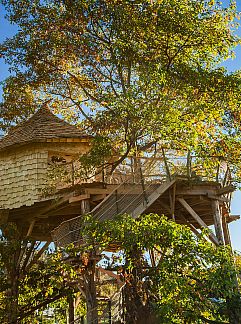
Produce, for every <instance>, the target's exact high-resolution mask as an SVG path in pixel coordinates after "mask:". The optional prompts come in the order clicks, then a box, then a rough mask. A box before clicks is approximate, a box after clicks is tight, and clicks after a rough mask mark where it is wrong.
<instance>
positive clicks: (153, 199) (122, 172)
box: [52, 151, 239, 246]
mask: <svg viewBox="0 0 241 324" xmlns="http://www.w3.org/2000/svg"><path fill="white" fill-rule="evenodd" d="M204 165H206V168H204V167H203V166H204ZM74 172H75V174H78V172H77V171H74ZM100 178H102V179H103V181H102V182H93V183H92V184H91V185H90V184H85V185H84V184H78V185H75V190H76V193H75V194H76V196H75V198H73V199H76V201H77V200H78V199H81V204H82V206H80V204H79V207H80V208H81V213H80V215H79V216H78V215H76V217H74V218H72V219H69V220H66V221H64V222H63V223H62V224H60V226H58V227H57V228H56V229H55V230H54V231H53V232H52V236H53V239H54V241H55V243H56V244H57V245H58V246H66V245H68V244H69V243H75V244H78V243H80V242H81V241H82V238H81V237H80V234H79V233H80V228H81V220H82V215H83V214H86V213H90V214H92V215H93V217H94V218H95V219H98V220H99V221H104V220H108V219H113V218H114V217H115V216H117V215H122V214H129V215H131V216H132V217H133V218H137V217H140V216H141V215H142V214H149V213H155V214H159V215H165V216H166V217H168V218H169V219H172V220H173V221H175V222H177V223H179V224H184V225H187V226H188V227H190V228H191V230H192V231H193V232H194V233H195V234H196V235H198V234H199V231H200V229H201V228H203V227H204V228H207V227H209V226H211V225H214V228H215V234H214V233H212V232H210V235H209V240H210V241H212V242H213V243H214V244H217V245H218V244H230V237H229V231H228V223H230V222H231V221H234V220H236V219H238V218H239V216H233V215H230V201H231V193H232V192H233V191H234V189H235V187H234V186H233V185H232V178H231V171H230V170H229V168H228V166H227V165H226V163H224V162H223V161H221V160H220V159H219V158H212V159H209V161H208V159H207V158H205V159H201V158H197V157H195V156H190V154H187V156H185V155H184V154H183V153H180V152H177V151H169V152H168V151H167V152H166V154H165V155H164V156H159V157H158V156H155V157H150V156H144V157H139V158H136V157H129V158H127V159H126V160H125V161H124V162H123V163H122V164H121V165H119V166H118V168H117V169H116V170H115V171H114V172H113V173H112V174H111V175H108V170H103V173H102V176H101V177H100ZM80 188H81V189H80ZM79 190H80V191H79ZM78 191H79V192H78ZM80 193H81V194H82V195H86V196H85V197H84V196H82V198H81V195H79V194H80ZM77 197H79V198H77Z"/></svg>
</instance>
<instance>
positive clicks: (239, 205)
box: [0, 0, 241, 251]
mask: <svg viewBox="0 0 241 324" xmlns="http://www.w3.org/2000/svg"><path fill="white" fill-rule="evenodd" d="M228 2H229V1H227V0H225V1H223V3H224V4H227V3H228ZM237 3H238V4H237V8H238V11H240V12H241V1H240V0H237ZM16 31H17V28H16V26H12V25H10V24H9V23H8V22H7V21H6V20H5V19H4V8H3V7H2V6H1V5H0V42H2V41H3V40H5V39H6V38H7V37H11V36H13V35H14V33H15V32H16ZM237 33H238V34H239V35H240V36H241V27H240V28H239V29H238V30H237ZM235 53H236V58H235V59H233V60H228V61H226V62H224V64H223V65H224V66H225V67H226V68H227V69H228V70H229V71H235V70H239V69H241V46H238V47H236V48H235ZM8 75H9V72H8V66H7V65H6V64H4V61H3V59H1V58H0V81H2V80H4V79H5V78H6V77H7V76H8ZM1 94H2V87H1V86H0V96H1ZM231 209H232V210H231V211H232V214H233V215H240V214H241V192H240V191H236V192H235V193H234V195H233V200H232V205H231ZM230 232H231V238H232V243H233V248H234V249H236V250H239V251H241V220H238V221H236V222H233V223H231V224H230Z"/></svg>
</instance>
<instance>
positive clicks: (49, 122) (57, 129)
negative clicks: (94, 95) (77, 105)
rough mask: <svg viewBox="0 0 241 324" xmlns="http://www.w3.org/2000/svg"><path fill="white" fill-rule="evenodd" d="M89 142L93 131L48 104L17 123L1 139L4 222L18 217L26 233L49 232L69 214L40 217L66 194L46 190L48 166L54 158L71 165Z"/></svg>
mask: <svg viewBox="0 0 241 324" xmlns="http://www.w3.org/2000/svg"><path fill="white" fill-rule="evenodd" d="M90 142H91V137H90V136H88V135H87V134H85V133H84V131H83V130H81V129H79V128H77V127H75V126H73V125H71V124H69V123H67V122H65V121H64V120H62V119H60V118H58V117H57V116H55V115H54V114H53V113H52V112H51V111H50V109H49V108H48V106H47V105H44V106H42V107H41V108H40V109H39V110H38V111H37V112H36V113H35V114H34V115H33V116H32V117H31V118H30V119H28V120H27V121H25V122H23V123H22V124H20V125H19V126H16V127H14V128H12V129H11V130H10V131H9V133H8V134H7V135H6V136H5V137H3V139H2V140H1V141H0V181H1V195H0V224H3V223H5V222H8V221H14V222H16V223H17V224H18V225H19V226H20V227H21V230H22V231H23V233H25V234H24V235H26V234H27V233H28V235H30V234H33V235H34V237H35V238H36V239H40V240H45V239H47V238H48V237H50V235H49V232H50V230H51V229H52V228H53V227H55V226H56V225H58V224H59V222H61V221H63V220H64V219H66V218H65V217H64V216H63V217H60V218H59V219H54V218H52V219H51V221H50V220H49V219H48V217H46V216H41V217H40V214H41V215H43V214H44V213H45V212H46V211H47V210H49V209H51V208H50V205H51V206H52V205H53V203H54V202H55V203H58V204H60V202H59V199H61V198H62V196H61V195H56V194H55V195H53V196H52V197H51V196H44V194H43V190H44V188H45V187H46V186H47V185H48V184H47V180H48V179H47V178H48V171H49V167H50V166H52V165H53V164H54V163H56V164H58V165H60V164H61V163H62V164H63V165H69V166H70V167H71V161H72V160H74V159H75V158H76V157H78V156H80V155H82V154H84V153H86V152H87V151H88V150H89V147H90ZM66 186H70V185H69V184H66ZM79 213H80V211H78V212H77V214H79ZM33 223H35V225H34V229H33V225H31V227H32V228H31V231H30V230H29V226H30V224H33Z"/></svg>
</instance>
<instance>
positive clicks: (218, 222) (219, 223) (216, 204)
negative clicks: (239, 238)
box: [212, 200, 224, 244]
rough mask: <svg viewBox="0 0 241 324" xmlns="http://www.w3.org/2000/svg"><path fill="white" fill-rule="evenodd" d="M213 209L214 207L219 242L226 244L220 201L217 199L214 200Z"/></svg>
mask: <svg viewBox="0 0 241 324" xmlns="http://www.w3.org/2000/svg"><path fill="white" fill-rule="evenodd" d="M212 209H213V220H214V227H215V232H216V236H217V238H218V241H219V243H220V244H224V239H223V229H222V228H223V226H222V219H221V213H220V208H219V202H218V201H217V200H213V201H212Z"/></svg>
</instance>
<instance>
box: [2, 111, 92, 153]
mask: <svg viewBox="0 0 241 324" xmlns="http://www.w3.org/2000/svg"><path fill="white" fill-rule="evenodd" d="M60 138H62V139H63V138H73V139H75V138H78V139H86V140H87V139H88V138H90V136H88V135H87V134H85V133H84V132H83V130H80V129H78V128H77V127H76V126H73V125H71V124H69V123H67V122H66V121H64V120H62V119H60V118H58V117H57V116H55V115H54V114H53V113H52V112H51V111H50V109H49V108H48V107H47V105H43V106H42V107H41V108H40V109H39V110H38V111H37V112H36V113H35V114H34V115H33V116H32V117H31V118H29V119H28V120H27V121H25V122H23V123H22V124H20V125H19V126H16V127H14V128H13V129H12V130H11V131H10V132H9V133H8V134H7V135H6V136H4V137H3V139H2V140H1V141H0V151H3V150H6V149H8V148H10V147H13V146H20V145H24V144H27V143H39V142H40V143H41V142H47V141H49V140H50V141H51V139H60Z"/></svg>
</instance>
